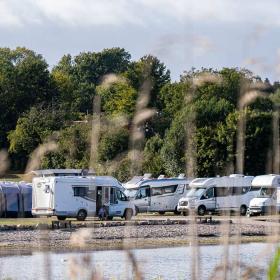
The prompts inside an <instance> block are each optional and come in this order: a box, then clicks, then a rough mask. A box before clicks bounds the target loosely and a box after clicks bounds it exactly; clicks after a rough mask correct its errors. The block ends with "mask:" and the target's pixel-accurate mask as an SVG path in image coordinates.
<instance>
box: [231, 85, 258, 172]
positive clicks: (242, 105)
mask: <svg viewBox="0 0 280 280" xmlns="http://www.w3.org/2000/svg"><path fill="white" fill-rule="evenodd" d="M247 86H248V85H245V86H244V87H247ZM262 96H263V94H262V93H261V92H260V91H258V90H256V89H249V90H247V91H246V89H245V91H244V93H243V91H241V94H240V98H239V101H238V110H239V118H238V123H237V142H236V171H237V173H240V174H243V173H244V156H245V145H246V141H245V138H246V112H247V110H246V107H247V106H248V105H249V104H251V103H253V102H254V101H255V100H256V99H257V98H258V97H262Z"/></svg>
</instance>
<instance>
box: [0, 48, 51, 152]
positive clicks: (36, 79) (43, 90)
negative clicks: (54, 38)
mask: <svg viewBox="0 0 280 280" xmlns="http://www.w3.org/2000/svg"><path fill="white" fill-rule="evenodd" d="M55 95H56V91H55V89H54V85H53V83H52V80H51V78H50V75H49V71H48V65H47V63H46V62H45V60H44V59H43V58H42V56H41V55H38V54H36V53H35V52H33V51H31V50H28V49H26V48H17V49H15V50H11V49H8V48H1V49H0V111H1V120H2V121H1V122H0V147H1V146H2V147H3V146H4V147H5V146H7V145H8V143H7V139H6V136H7V133H8V131H10V130H11V129H14V127H15V125H16V122H17V119H18V118H19V117H20V116H21V114H22V113H23V112H26V111H28V110H29V109H30V107H31V106H34V105H36V104H40V103H45V104H47V103H49V102H50V101H51V100H52V98H53V97H54V96H55Z"/></svg>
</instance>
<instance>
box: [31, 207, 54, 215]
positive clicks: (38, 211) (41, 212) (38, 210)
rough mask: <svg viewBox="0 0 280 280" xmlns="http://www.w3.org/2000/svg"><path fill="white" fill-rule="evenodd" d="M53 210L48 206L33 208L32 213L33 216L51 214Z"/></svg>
mask: <svg viewBox="0 0 280 280" xmlns="http://www.w3.org/2000/svg"><path fill="white" fill-rule="evenodd" d="M54 212H55V210H54V209H50V208H46V209H43V208H33V209H32V215H33V216H53V215H54Z"/></svg>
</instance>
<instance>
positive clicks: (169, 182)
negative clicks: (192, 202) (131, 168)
mask: <svg viewBox="0 0 280 280" xmlns="http://www.w3.org/2000/svg"><path fill="white" fill-rule="evenodd" d="M189 182H190V180H188V179H186V178H184V177H183V176H182V175H181V176H180V177H178V178H165V177H164V176H163V175H161V176H160V177H159V178H157V179H151V178H150V177H148V176H147V175H146V176H143V177H140V176H137V177H134V178H132V180H131V181H129V182H127V183H126V184H124V187H125V188H126V190H125V194H126V195H127V196H128V197H129V198H130V200H131V201H132V202H133V203H134V205H135V208H136V211H137V213H142V212H158V213H159V214H164V213H165V212H174V213H175V214H178V211H177V204H178V201H179V199H180V198H181V197H183V196H184V195H185V194H186V192H187V190H188V188H189Z"/></svg>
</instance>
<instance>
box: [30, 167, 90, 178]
mask: <svg viewBox="0 0 280 280" xmlns="http://www.w3.org/2000/svg"><path fill="white" fill-rule="evenodd" d="M32 173H33V174H34V175H35V176H38V177H44V176H81V175H93V174H94V172H93V171H92V170H91V171H88V170H86V169H44V170H34V171H32Z"/></svg>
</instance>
